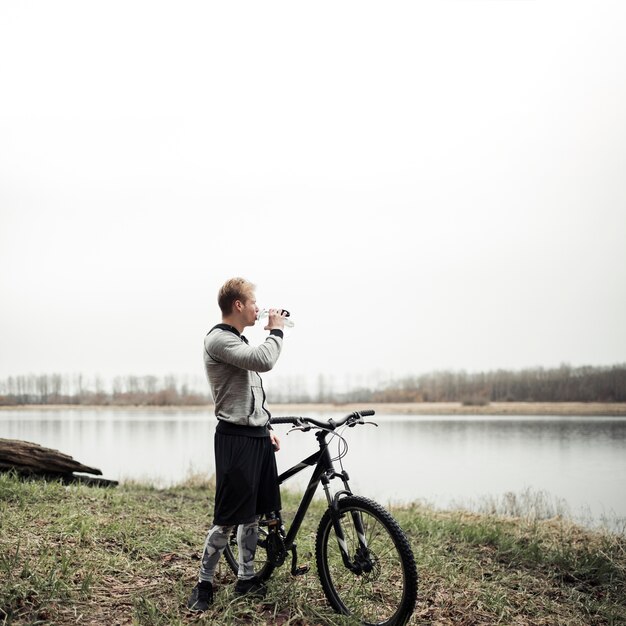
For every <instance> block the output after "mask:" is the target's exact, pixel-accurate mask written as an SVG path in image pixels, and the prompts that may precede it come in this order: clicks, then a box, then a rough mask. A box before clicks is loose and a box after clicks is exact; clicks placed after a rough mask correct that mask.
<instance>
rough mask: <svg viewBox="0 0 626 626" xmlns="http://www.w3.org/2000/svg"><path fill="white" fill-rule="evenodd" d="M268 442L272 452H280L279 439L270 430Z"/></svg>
mask: <svg viewBox="0 0 626 626" xmlns="http://www.w3.org/2000/svg"><path fill="white" fill-rule="evenodd" d="M270 441H271V442H272V445H273V446H274V450H275V451H276V452H278V451H279V450H280V439H279V438H278V437H277V436H276V434H275V433H274V431H273V430H270Z"/></svg>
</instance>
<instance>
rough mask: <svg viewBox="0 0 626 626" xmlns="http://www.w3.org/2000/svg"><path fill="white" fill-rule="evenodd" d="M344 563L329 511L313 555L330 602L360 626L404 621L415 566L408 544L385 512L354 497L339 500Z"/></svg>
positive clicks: (413, 596) (409, 605)
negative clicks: (345, 561)
mask: <svg viewBox="0 0 626 626" xmlns="http://www.w3.org/2000/svg"><path fill="white" fill-rule="evenodd" d="M338 506H339V515H340V524H341V529H342V532H343V538H344V541H345V546H346V552H347V554H348V556H349V560H350V563H349V565H346V564H345V563H344V560H343V557H342V552H341V549H340V547H339V541H338V537H337V535H336V533H335V529H334V526H333V521H332V518H331V514H330V510H328V511H326V513H324V516H323V517H322V519H321V521H320V525H319V528H318V530H317V537H316V543H315V556H316V560H317V570H318V573H319V577H320V582H321V584H322V588H323V590H324V594H325V595H326V598H327V599H328V601H329V603H330V604H331V606H332V607H333V608H334V609H335V610H336V611H337V612H338V613H343V614H344V615H351V616H353V617H356V618H357V619H359V620H360V621H361V623H362V624H377V625H380V626H382V625H387V626H390V625H392V624H393V625H401V624H405V623H406V622H407V621H408V619H409V618H410V617H411V614H412V613H413V610H414V609H415V602H416V599H417V569H416V567H415V560H414V558H413V552H412V551H411V546H410V544H409V542H408V540H407V538H406V536H405V534H404V532H403V531H402V529H401V528H400V526H399V525H398V523H397V522H396V521H395V520H394V519H393V517H391V515H390V514H389V513H388V512H387V511H386V510H385V509H383V508H382V507H381V506H380V505H379V504H377V503H376V502H373V501H372V500H368V499H367V498H362V497H360V496H347V497H345V498H342V499H341V500H339V504H338Z"/></svg>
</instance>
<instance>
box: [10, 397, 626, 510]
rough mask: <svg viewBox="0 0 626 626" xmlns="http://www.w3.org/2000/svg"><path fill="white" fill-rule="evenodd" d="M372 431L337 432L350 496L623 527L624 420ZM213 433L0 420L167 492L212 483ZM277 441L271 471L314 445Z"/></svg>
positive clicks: (40, 415) (180, 418) (44, 417)
mask: <svg viewBox="0 0 626 626" xmlns="http://www.w3.org/2000/svg"><path fill="white" fill-rule="evenodd" d="M276 415H279V413H278V412H276ZM311 415H313V416H315V417H322V418H323V417H340V416H341V413H326V414H320V413H317V414H311ZM374 419H376V421H377V422H378V424H379V427H378V428H376V427H374V426H366V427H356V428H351V429H347V430H346V431H344V434H345V437H346V439H347V441H348V445H349V450H348V454H347V456H346V457H345V458H344V459H343V460H342V462H343V465H344V468H345V469H346V470H348V472H349V474H350V477H351V485H352V488H353V490H354V491H356V492H358V493H362V494H363V495H367V496H370V497H372V498H374V499H376V500H380V501H382V502H385V503H387V502H407V501H411V500H425V501H427V502H429V503H431V504H434V505H435V506H441V507H446V506H452V505H454V504H466V505H467V504H469V503H471V502H477V501H479V500H480V499H481V498H483V497H485V496H499V495H501V494H504V493H507V492H514V493H522V492H524V491H527V490H528V489H531V490H535V491H545V492H547V493H548V494H550V495H551V496H553V497H554V498H557V499H563V500H564V501H565V502H566V503H567V505H568V507H569V510H570V512H571V514H572V515H573V516H575V517H580V515H587V516H591V517H593V518H595V519H596V520H597V519H600V518H602V517H603V516H608V517H616V516H617V517H620V518H626V495H625V494H626V419H625V418H615V417H606V418H603V417H591V418H589V417H492V416H490V417H481V416H455V417H440V416H437V417H423V416H417V417H414V416H390V415H379V416H376V417H375V418H374ZM215 423H216V422H215V418H214V417H213V416H212V415H210V414H208V412H205V411H200V410H184V409H181V410H159V409H146V410H137V409H130V410H121V409H117V410H107V409H98V410H94V409H77V410H74V409H71V410H45V411H41V410H38V409H32V410H16V411H13V410H9V411H2V412H0V437H5V438H14V439H24V440H28V441H34V442H36V443H39V444H41V445H44V446H49V447H52V448H57V449H59V450H61V451H63V452H65V453H67V454H70V455H72V456H73V457H74V458H75V459H77V460H79V461H81V462H82V463H85V464H87V465H91V466H95V467H98V468H100V469H101V470H102V471H103V474H104V476H105V477H106V478H112V479H117V480H120V479H121V480H124V479H138V480H151V481H153V482H155V483H156V484H159V485H168V484H172V483H176V482H180V481H181V480H184V479H185V478H186V477H187V476H188V475H189V474H190V473H193V472H200V473H204V474H212V473H213V471H214V465H213V432H214V428H215ZM276 430H277V432H278V433H279V435H280V436H281V439H282V449H281V451H280V452H279V453H278V457H277V458H278V464H279V471H282V470H284V469H287V467H289V466H291V465H293V464H294V463H296V462H297V461H299V460H301V459H302V458H303V457H304V456H305V455H308V454H310V453H311V452H312V451H313V450H314V449H315V446H316V441H315V438H314V437H313V436H312V434H311V433H301V432H293V433H290V434H289V435H287V431H288V427H287V426H278V427H276ZM337 441H338V440H335V443H334V444H333V446H332V448H331V450H332V451H333V452H335V451H336V450H337V445H336V444H337ZM309 475H310V471H306V472H303V473H302V474H301V475H298V476H297V477H295V478H294V479H293V480H292V482H291V484H292V485H293V486H295V487H299V488H301V487H303V486H304V484H305V483H306V481H307V480H308V477H309Z"/></svg>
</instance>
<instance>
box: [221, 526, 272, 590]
mask: <svg viewBox="0 0 626 626" xmlns="http://www.w3.org/2000/svg"><path fill="white" fill-rule="evenodd" d="M267 537H268V534H267V530H266V529H265V528H264V527H262V526H260V527H259V540H258V542H257V547H256V553H255V555H254V575H255V576H256V577H257V578H259V580H267V579H268V578H269V577H270V576H271V575H272V572H273V571H274V565H272V564H271V563H269V562H268V559H267ZM224 558H225V559H226V562H227V563H228V566H229V567H230V569H231V570H232V572H233V573H234V574H235V576H237V572H238V571H239V548H238V547H237V526H235V528H234V529H233V531H232V532H231V534H230V537H229V538H228V543H227V544H226V548H224Z"/></svg>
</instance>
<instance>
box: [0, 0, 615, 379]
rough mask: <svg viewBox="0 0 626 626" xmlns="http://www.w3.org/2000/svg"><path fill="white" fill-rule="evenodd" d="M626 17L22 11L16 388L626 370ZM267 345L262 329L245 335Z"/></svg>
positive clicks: (5, 151)
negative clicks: (262, 325) (227, 376)
mask: <svg viewBox="0 0 626 626" xmlns="http://www.w3.org/2000/svg"><path fill="white" fill-rule="evenodd" d="M624 33H626V3H624V2H621V1H616V2H604V1H587V2H576V1H573V2H572V1H563V2H550V1H545V2H543V1H536V2H533V1H524V0H520V1H506V0H502V1H498V0H491V1H473V0H464V1H457V2H455V1H440V2H367V1H363V0H359V1H357V2H336V1H334V2H323V1H322V2H315V3H301V2H293V1H289V2H287V1H285V2H204V1H203V2H184V1H183V2H155V1H147V0H146V1H140V0H124V1H119V2H116V1H108V2H91V1H85V0H79V1H76V2H67V1H55V2H49V1H32V2H28V1H22V0H4V1H3V2H1V3H0V90H1V93H0V298H1V304H0V377H6V376H9V375H15V374H27V373H31V372H32V373H52V372H60V373H76V372H83V373H85V374H87V375H95V374H100V375H102V376H105V377H107V376H114V375H116V374H131V373H132V374H155V375H159V376H160V375H164V374H168V373H175V374H191V375H194V374H199V375H200V376H202V375H203V370H202V339H203V336H204V334H205V333H206V332H207V330H208V329H209V328H210V327H211V326H212V325H213V324H215V323H216V322H218V321H219V310H218V308H217V303H216V293H217V290H218V288H219V287H220V285H221V284H222V283H223V282H224V280H226V279H227V278H229V277H231V276H236V275H242V276H245V277H247V278H248V279H249V280H251V281H252V282H254V283H255V284H256V285H257V287H258V289H257V296H258V302H259V304H261V305H265V306H282V307H286V308H288V309H290V310H291V312H292V316H293V319H294V320H295V322H296V327H295V328H294V329H293V330H292V331H291V332H290V333H289V336H288V337H287V338H286V343H285V348H284V352H283V356H282V357H281V360H280V361H279V364H278V366H277V368H276V372H275V374H274V375H279V374H280V375H283V376H287V375H289V376H295V375H303V376H304V375H307V376H311V377H317V376H318V374H319V373H322V372H323V373H327V374H334V375H336V376H337V377H338V378H339V377H345V376H347V375H349V376H351V377H354V379H358V377H364V376H365V377H366V376H368V375H370V374H371V373H372V372H382V373H384V374H385V375H387V374H390V375H404V374H417V373H423V372H427V371H432V370H436V369H442V368H450V369H455V370H460V369H465V370H468V371H479V370H487V369H497V368H501V367H502V368H515V369H517V368H523V367H533V366H544V367H552V366H558V365H559V364H561V363H563V362H567V363H570V364H572V365H583V364H591V365H610V364H614V363H623V362H625V361H626V245H625V240H626V113H625V112H626V37H625V36H624ZM248 335H249V336H250V338H251V339H252V340H253V341H258V340H261V339H262V337H263V335H264V333H262V332H256V329H255V330H253V331H251V332H250V333H248Z"/></svg>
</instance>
